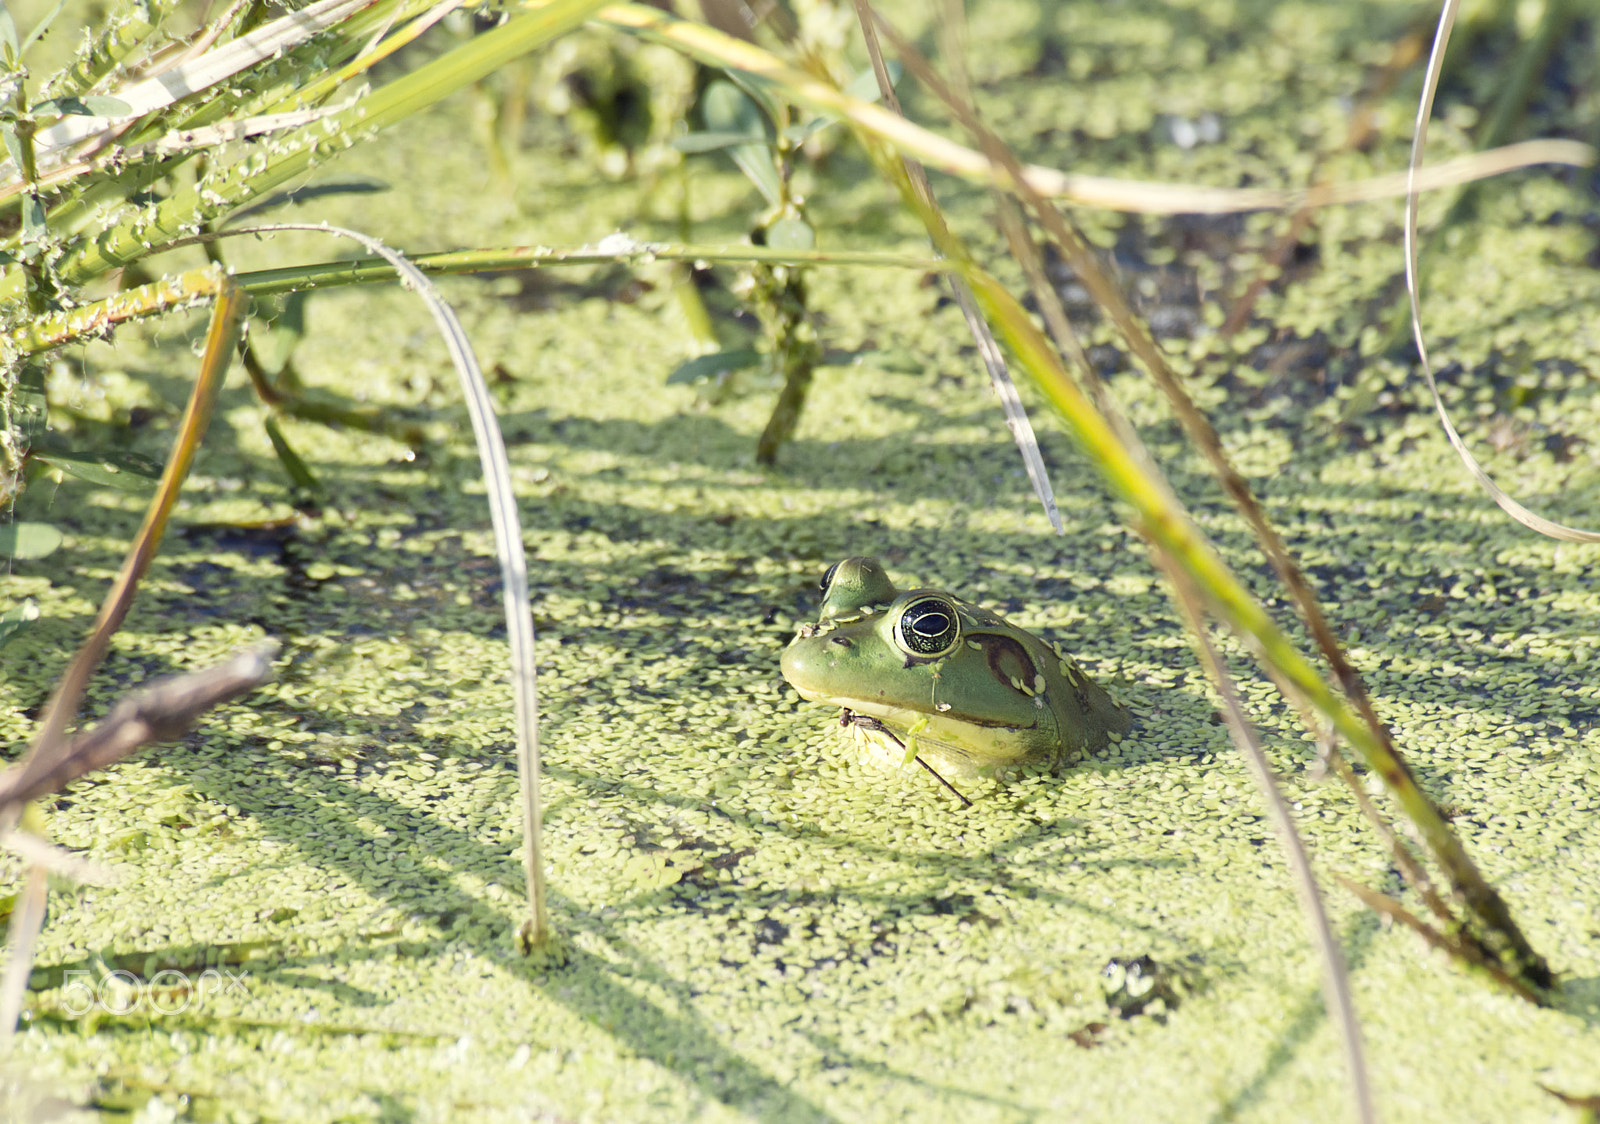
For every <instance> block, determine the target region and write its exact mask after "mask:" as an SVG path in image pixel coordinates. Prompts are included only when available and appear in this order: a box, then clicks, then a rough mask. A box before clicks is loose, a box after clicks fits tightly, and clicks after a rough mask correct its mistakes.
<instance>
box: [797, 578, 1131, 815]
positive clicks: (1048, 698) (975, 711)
mask: <svg viewBox="0 0 1600 1124" xmlns="http://www.w3.org/2000/svg"><path fill="white" fill-rule="evenodd" d="M820 589H821V593H822V604H821V607H820V609H819V611H818V615H817V620H816V622H815V623H814V624H813V623H809V622H808V623H804V624H801V625H800V626H799V628H798V629H797V630H796V632H795V635H794V638H793V640H791V641H790V643H789V646H788V647H787V648H786V649H785V650H784V652H783V656H782V658H781V661H780V667H781V670H782V672H783V677H784V679H786V680H787V681H788V682H789V685H790V686H792V687H793V688H794V689H795V690H796V691H797V692H798V693H799V694H800V696H801V698H803V699H806V700H807V701H809V702H815V703H823V704H826V705H828V706H837V707H839V708H840V710H841V716H840V725H841V726H843V727H844V728H845V729H846V730H847V731H849V733H850V734H851V735H852V736H853V740H854V741H855V742H856V744H857V746H858V748H860V749H861V750H862V751H863V754H864V755H865V756H867V757H868V758H871V759H875V760H876V761H878V762H879V763H880V764H886V765H895V766H902V765H909V764H911V763H912V762H913V761H916V762H917V763H919V764H921V765H922V767H923V768H925V769H927V770H928V771H929V772H930V773H932V774H933V775H934V776H935V777H936V778H938V779H939V780H940V781H941V782H943V783H944V784H945V785H946V787H949V788H950V789H951V791H953V792H955V793H956V795H957V796H959V797H961V799H962V800H963V802H964V803H968V804H970V801H968V800H966V797H964V796H962V794H961V793H960V791H959V790H957V789H955V788H954V786H953V785H951V784H950V778H953V777H968V778H970V777H975V776H996V777H1004V776H1005V775H1007V774H1008V773H1012V772H1016V771H1019V769H1020V767H1022V766H1030V765H1039V764H1042V765H1047V766H1049V767H1050V768H1051V769H1053V770H1055V771H1060V770H1061V769H1064V768H1065V767H1067V766H1070V765H1074V764H1077V763H1078V762H1079V761H1081V760H1082V759H1083V758H1084V757H1085V756H1086V755H1090V754H1094V753H1098V752H1101V751H1103V750H1105V749H1106V747H1107V746H1109V745H1111V744H1112V743H1115V742H1119V741H1121V739H1122V736H1123V735H1124V734H1126V733H1127V732H1128V730H1129V729H1130V728H1131V727H1132V725H1133V715H1132V714H1131V713H1130V712H1129V711H1128V710H1127V708H1125V707H1124V706H1122V705H1121V704H1120V703H1119V702H1117V700H1116V699H1114V698H1113V697H1112V696H1111V695H1110V693H1108V692H1107V691H1106V690H1105V689H1104V688H1103V687H1101V686H1099V685H1098V684H1096V683H1095V682H1094V681H1093V680H1092V679H1090V678H1089V676H1088V675H1086V674H1085V673H1084V671H1083V669H1082V668H1080V667H1079V666H1078V664H1077V662H1076V661H1075V660H1073V659H1072V657H1070V656H1068V655H1067V654H1066V653H1064V652H1062V651H1061V650H1060V649H1059V648H1056V647H1054V646H1053V645H1051V644H1048V643H1046V642H1045V641H1044V640H1042V639H1040V638H1039V637H1037V636H1035V635H1034V634H1033V633H1031V632H1028V631H1027V630H1025V629H1022V628H1019V627H1017V626H1016V625H1014V624H1011V623H1010V622H1009V621H1007V620H1006V619H1005V618H1004V617H1002V616H1000V615H999V614H998V613H993V612H990V611H989V610H987V609H985V608H983V607H982V606H980V605H977V604H974V603H973V602H971V601H967V600H965V599H964V598H961V597H957V596H955V595H954V594H952V593H948V592H946V591H944V590H941V589H930V588H922V589H908V590H904V591H902V590H900V589H897V588H896V587H895V584H894V582H893V581H892V580H891V579H890V577H889V575H888V573H887V572H886V571H885V570H884V568H883V566H882V565H880V564H879V562H878V561H877V559H875V558H869V557H866V556H864V555H857V556H854V557H851V558H845V559H843V560H841V561H839V562H835V563H834V564H833V565H832V566H830V567H828V570H827V572H826V573H825V574H823V577H822V582H821V586H820Z"/></svg>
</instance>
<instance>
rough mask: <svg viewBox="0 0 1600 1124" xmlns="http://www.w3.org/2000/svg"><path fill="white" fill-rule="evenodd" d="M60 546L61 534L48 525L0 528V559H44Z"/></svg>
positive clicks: (15, 525)
mask: <svg viewBox="0 0 1600 1124" xmlns="http://www.w3.org/2000/svg"><path fill="white" fill-rule="evenodd" d="M60 545H61V532H60V531H58V530H57V529H56V528H54V527H52V526H51V525H50V524H49V523H7V524H5V525H4V526H0V558H11V559H16V560H18V561H21V560H24V559H34V558H44V557H46V556H48V555H51V554H54V553H55V551H56V548H57V547H59V546H60Z"/></svg>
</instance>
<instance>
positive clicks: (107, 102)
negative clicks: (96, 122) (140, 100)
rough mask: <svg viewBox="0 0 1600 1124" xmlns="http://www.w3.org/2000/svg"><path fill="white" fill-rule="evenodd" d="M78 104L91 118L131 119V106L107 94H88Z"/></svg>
mask: <svg viewBox="0 0 1600 1124" xmlns="http://www.w3.org/2000/svg"><path fill="white" fill-rule="evenodd" d="M78 104H79V105H81V106H83V107H84V109H86V110H88V111H89V114H90V116H93V117H132V116H133V106H131V105H129V104H128V103H127V102H125V101H123V100H122V99H121V98H114V97H111V96H110V95H108V94H90V95H89V96H88V97H86V98H82V99H79V100H78Z"/></svg>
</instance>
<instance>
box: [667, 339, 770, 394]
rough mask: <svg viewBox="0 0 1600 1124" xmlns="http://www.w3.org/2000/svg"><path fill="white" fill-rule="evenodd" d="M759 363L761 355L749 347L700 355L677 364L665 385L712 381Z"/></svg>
mask: <svg viewBox="0 0 1600 1124" xmlns="http://www.w3.org/2000/svg"><path fill="white" fill-rule="evenodd" d="M760 362H761V353H760V352H759V351H757V350H755V349H754V348H750V347H733V348H729V349H728V350H727V351H714V352H712V353H711V354H710V355H701V356H699V357H698V358H695V359H690V360H689V361H688V362H686V363H679V364H678V368H677V370H675V371H673V372H672V374H670V375H668V376H667V385H668V386H674V385H678V384H682V383H691V382H699V381H700V380H701V379H712V378H716V377H717V376H718V375H725V374H728V373H729V372H732V371H742V370H745V369H746V368H748V367H754V366H756V365H757V364H759V363H760Z"/></svg>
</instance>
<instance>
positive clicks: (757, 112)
mask: <svg viewBox="0 0 1600 1124" xmlns="http://www.w3.org/2000/svg"><path fill="white" fill-rule="evenodd" d="M700 115H701V116H702V117H704V118H705V122H706V131H707V132H712V133H733V134H737V135H738V136H741V137H745V138H747V139H756V138H758V139H761V140H766V139H767V137H768V136H769V135H770V133H769V126H768V124H767V118H766V115H765V114H763V113H762V112H761V108H760V107H759V106H758V105H756V103H755V101H754V100H753V99H752V98H751V97H750V95H748V94H746V93H745V92H744V91H743V90H741V89H739V87H737V86H735V85H734V84H733V83H732V82H729V81H726V80H724V79H718V80H717V81H715V82H713V83H711V84H710V85H709V86H707V87H706V91H705V93H703V94H701V95H700Z"/></svg>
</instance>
